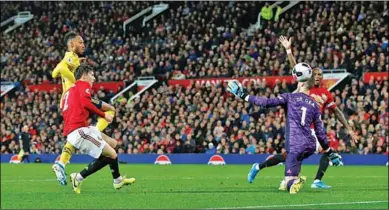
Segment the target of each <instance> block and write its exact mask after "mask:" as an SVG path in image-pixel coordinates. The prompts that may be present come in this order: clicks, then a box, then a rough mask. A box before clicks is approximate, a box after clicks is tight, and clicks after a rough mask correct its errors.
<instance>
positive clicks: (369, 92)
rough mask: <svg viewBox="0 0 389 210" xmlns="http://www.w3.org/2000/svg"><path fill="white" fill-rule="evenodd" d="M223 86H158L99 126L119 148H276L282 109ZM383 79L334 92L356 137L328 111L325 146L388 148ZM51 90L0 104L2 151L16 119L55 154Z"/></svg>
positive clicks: (57, 130)
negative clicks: (251, 102) (253, 103)
mask: <svg viewBox="0 0 389 210" xmlns="http://www.w3.org/2000/svg"><path fill="white" fill-rule="evenodd" d="M225 85H226V84H223V85H221V86H218V87H215V86H206V85H192V86H190V87H188V88H184V87H181V86H161V87H159V88H158V89H152V90H151V91H146V92H145V93H144V94H143V95H142V96H141V97H138V98H136V99H135V100H134V101H133V102H132V103H126V102H125V101H124V102H122V103H118V104H116V105H115V106H116V109H117V113H116V117H115V120H114V122H113V123H112V124H111V125H110V126H109V128H108V129H107V130H106V131H105V132H106V133H108V134H109V135H111V136H113V137H114V138H115V139H117V141H118V145H119V148H118V151H119V153H134V154H137V153H182V152H206V153H224V154H228V153H239V154H244V153H248V154H254V153H256V154H257V153H260V154H261V153H270V154H272V153H275V152H281V151H282V150H283V149H284V143H283V142H284V141H283V140H284V137H283V134H284V132H285V116H284V115H283V114H284V112H285V110H283V109H277V108H274V109H268V110H263V109H259V108H258V107H256V106H250V105H249V104H248V103H246V102H243V101H241V100H239V99H236V98H234V97H233V96H232V95H231V94H229V93H227V92H226V90H225ZM388 87H389V84H388V81H384V82H380V81H375V82H374V81H373V80H372V81H370V83H369V84H367V85H365V84H363V82H361V81H359V82H358V81H357V80H353V82H352V84H351V85H347V86H346V87H345V88H344V89H343V90H342V91H340V90H336V91H335V92H334V93H333V94H334V96H335V99H336V103H337V105H338V107H339V108H340V109H341V110H342V111H343V112H344V114H345V115H346V117H347V119H349V122H350V123H351V125H352V126H353V128H354V129H355V130H356V131H357V133H358V134H359V136H360V141H359V142H358V143H356V144H355V143H353V142H351V141H350V138H349V136H348V135H347V133H346V132H345V130H344V128H343V127H342V126H341V125H340V123H337V122H336V120H335V116H334V114H331V113H328V111H326V114H325V115H324V119H323V121H324V123H325V127H326V131H327V134H328V137H329V140H330V142H331V146H332V147H333V148H334V149H335V150H337V151H339V152H341V153H357V154H368V153H386V154H387V153H388V138H387V136H388V111H389V109H388V104H387V103H388V99H389V97H388ZM294 88H295V87H294V85H287V84H286V82H279V84H277V85H276V86H275V87H273V88H271V87H269V86H267V85H266V84H265V83H262V84H249V85H248V90H249V91H250V93H251V94H258V95H264V96H271V97H274V96H277V94H279V93H285V92H291V91H292V90H294ZM59 97H60V95H59V94H57V93H50V94H48V93H42V92H35V93H34V92H28V93H22V92H19V93H18V96H17V97H16V98H6V99H5V100H4V102H2V103H1V115H2V118H1V133H2V137H1V138H2V149H1V152H2V153H16V152H17V151H18V149H19V148H18V145H17V137H18V136H17V135H18V133H19V132H20V130H19V128H20V125H24V124H27V125H28V126H30V133H31V134H32V136H33V138H32V140H31V141H32V143H33V146H32V147H33V148H32V152H33V153H58V152H59V150H60V148H61V146H62V145H63V143H64V139H63V138H62V135H61V132H62V126H63V125H62V119H61V115H60V113H59V112H58V98H59Z"/></svg>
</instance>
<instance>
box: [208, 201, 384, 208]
mask: <svg viewBox="0 0 389 210" xmlns="http://www.w3.org/2000/svg"><path fill="white" fill-rule="evenodd" d="M374 203H388V201H355V202H339V203H306V204H291V205H266V206H242V207H222V208H209V209H258V208H279V207H304V206H333V205H354V204H374Z"/></svg>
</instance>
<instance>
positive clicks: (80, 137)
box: [62, 64, 135, 194]
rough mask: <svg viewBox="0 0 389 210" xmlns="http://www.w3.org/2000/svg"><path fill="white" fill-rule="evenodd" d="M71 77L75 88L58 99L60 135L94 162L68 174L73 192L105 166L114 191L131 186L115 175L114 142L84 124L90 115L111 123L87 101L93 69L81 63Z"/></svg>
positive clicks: (116, 172) (116, 167)
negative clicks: (60, 124) (61, 120)
mask: <svg viewBox="0 0 389 210" xmlns="http://www.w3.org/2000/svg"><path fill="white" fill-rule="evenodd" d="M75 78H76V80H77V81H76V83H75V85H74V86H73V87H71V88H69V90H68V91H66V92H65V93H64V96H63V98H62V104H63V106H62V115H63V119H64V131H63V135H64V136H65V137H67V141H68V142H69V143H70V144H71V145H73V146H74V147H75V148H77V149H79V150H80V151H81V152H82V153H85V154H89V155H90V156H92V157H93V158H95V160H94V161H92V162H91V163H90V164H89V165H88V167H87V168H85V169H84V170H82V171H81V172H80V173H72V174H71V175H70V178H71V181H72V187H73V191H74V192H75V193H77V194H79V193H80V192H81V188H80V187H81V183H82V181H83V180H84V179H85V178H86V177H88V176H90V175H91V174H93V173H95V172H97V171H98V170H100V169H102V168H103V167H105V166H106V165H109V167H110V169H111V172H112V176H113V179H114V182H113V186H114V188H115V189H120V188H121V187H123V186H125V185H129V184H132V183H134V182H135V179H134V178H126V177H122V176H121V175H120V173H119V163H118V158H117V153H116V151H115V150H114V149H113V148H112V147H111V146H110V144H109V142H112V141H114V139H112V138H110V137H108V136H107V135H104V134H102V133H101V132H100V131H99V130H98V129H97V128H96V127H94V126H90V125H89V124H88V119H89V113H90V112H91V113H94V114H97V115H98V116H100V117H102V118H105V119H106V120H107V121H108V122H112V115H109V114H106V113H104V112H102V111H101V110H99V109H98V108H97V107H96V106H95V105H94V104H93V103H92V102H91V92H92V90H91V88H92V85H93V82H94V81H95V76H94V72H93V68H92V67H91V66H90V65H88V64H81V65H80V66H79V67H78V69H77V71H76V73H75Z"/></svg>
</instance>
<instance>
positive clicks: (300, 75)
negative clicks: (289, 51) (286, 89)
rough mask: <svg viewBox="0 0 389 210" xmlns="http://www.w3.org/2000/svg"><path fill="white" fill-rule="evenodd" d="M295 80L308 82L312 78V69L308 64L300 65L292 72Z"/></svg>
mask: <svg viewBox="0 0 389 210" xmlns="http://www.w3.org/2000/svg"><path fill="white" fill-rule="evenodd" d="M292 75H293V78H294V79H295V80H297V81H299V82H306V81H308V80H309V79H310V78H311V77H312V68H311V67H310V66H309V65H308V64H307V63H298V64H296V65H295V66H294V68H293V71H292Z"/></svg>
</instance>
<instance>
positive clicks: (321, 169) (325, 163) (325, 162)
mask: <svg viewBox="0 0 389 210" xmlns="http://www.w3.org/2000/svg"><path fill="white" fill-rule="evenodd" d="M329 164H330V163H329V159H328V155H327V154H323V155H322V156H321V158H320V165H319V170H318V171H317V174H316V178H315V180H321V179H322V178H323V176H324V173H325V172H326V171H327V168H328V166H329Z"/></svg>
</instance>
